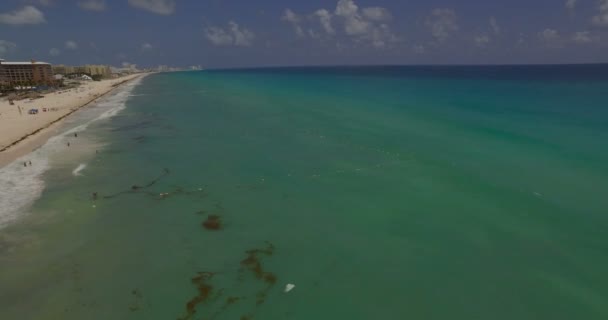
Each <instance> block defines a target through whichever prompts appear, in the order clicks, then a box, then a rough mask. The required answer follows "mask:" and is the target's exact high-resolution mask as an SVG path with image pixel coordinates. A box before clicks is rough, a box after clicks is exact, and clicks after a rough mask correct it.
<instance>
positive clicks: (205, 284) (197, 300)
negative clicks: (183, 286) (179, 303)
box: [179, 272, 215, 320]
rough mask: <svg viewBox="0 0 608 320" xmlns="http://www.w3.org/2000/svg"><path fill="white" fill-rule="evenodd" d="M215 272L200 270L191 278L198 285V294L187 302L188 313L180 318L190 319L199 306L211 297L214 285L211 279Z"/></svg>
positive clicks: (180, 319) (183, 319)
mask: <svg viewBox="0 0 608 320" xmlns="http://www.w3.org/2000/svg"><path fill="white" fill-rule="evenodd" d="M214 275H215V274H214V273H211V272H199V273H198V275H197V276H196V277H194V278H192V279H191V282H192V284H194V285H195V286H196V290H197V295H196V296H194V297H193V298H192V299H190V301H188V302H187V303H186V315H185V316H184V317H181V318H179V320H188V319H192V317H193V316H194V315H195V314H196V311H197V307H198V306H199V305H200V304H203V303H205V302H206V301H207V299H209V297H210V296H211V293H212V291H213V286H212V285H211V284H209V281H210V280H211V279H212V278H213V276H214Z"/></svg>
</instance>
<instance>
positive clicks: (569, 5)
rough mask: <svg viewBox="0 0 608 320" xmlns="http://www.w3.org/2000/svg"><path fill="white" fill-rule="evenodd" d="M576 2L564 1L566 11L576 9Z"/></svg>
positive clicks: (571, 0) (573, 0)
mask: <svg viewBox="0 0 608 320" xmlns="http://www.w3.org/2000/svg"><path fill="white" fill-rule="evenodd" d="M576 2H577V0H566V4H565V6H566V9H570V10H572V9H574V7H576Z"/></svg>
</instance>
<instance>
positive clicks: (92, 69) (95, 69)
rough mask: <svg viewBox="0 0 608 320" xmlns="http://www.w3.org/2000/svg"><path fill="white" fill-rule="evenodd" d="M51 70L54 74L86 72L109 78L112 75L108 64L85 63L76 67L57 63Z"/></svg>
mask: <svg viewBox="0 0 608 320" xmlns="http://www.w3.org/2000/svg"><path fill="white" fill-rule="evenodd" d="M53 72H55V74H62V75H68V74H88V75H90V76H101V77H104V78H109V77H110V76H111V75H112V71H111V69H110V67H109V66H104V65H93V64H87V65H84V66H77V67H71V66H64V65H57V66H54V67H53Z"/></svg>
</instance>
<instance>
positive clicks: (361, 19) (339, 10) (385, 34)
mask: <svg viewBox="0 0 608 320" xmlns="http://www.w3.org/2000/svg"><path fill="white" fill-rule="evenodd" d="M335 15H336V16H337V17H339V18H341V19H342V21H343V22H344V32H345V33H346V35H348V36H351V37H352V38H354V39H355V40H356V41H358V42H361V41H366V42H369V43H371V44H372V46H374V47H376V48H383V47H386V46H387V44H389V43H394V42H398V41H399V40H400V39H399V38H398V37H397V36H396V35H395V34H393V32H392V31H391V29H390V27H389V25H388V24H386V23H380V22H382V21H387V20H390V17H391V14H390V12H389V11H388V10H387V9H384V8H379V7H374V8H363V9H362V10H359V6H357V4H356V3H355V2H354V1H353V0H340V1H338V4H337V6H336V10H335Z"/></svg>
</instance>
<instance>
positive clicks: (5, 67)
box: [0, 59, 55, 86]
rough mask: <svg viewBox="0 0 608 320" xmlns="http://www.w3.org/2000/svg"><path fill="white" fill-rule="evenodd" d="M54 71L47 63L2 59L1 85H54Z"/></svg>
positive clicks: (0, 64) (0, 70)
mask: <svg viewBox="0 0 608 320" xmlns="http://www.w3.org/2000/svg"><path fill="white" fill-rule="evenodd" d="M54 80H55V79H54V78H53V69H52V67H51V65H50V64H48V63H46V62H38V61H34V60H32V61H29V62H11V61H5V60H2V59H0V85H2V86H17V85H21V86H23V85H41V84H43V85H52V84H53V83H54Z"/></svg>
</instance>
